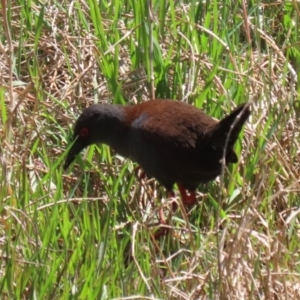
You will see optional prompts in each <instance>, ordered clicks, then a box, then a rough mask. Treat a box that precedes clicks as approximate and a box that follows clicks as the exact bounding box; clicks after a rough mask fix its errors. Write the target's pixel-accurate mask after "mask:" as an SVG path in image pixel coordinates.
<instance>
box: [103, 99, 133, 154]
mask: <svg viewBox="0 0 300 300" xmlns="http://www.w3.org/2000/svg"><path fill="white" fill-rule="evenodd" d="M99 125H100V126H99V127H101V131H102V133H103V135H102V138H101V141H98V142H101V143H104V144H107V145H109V146H110V147H111V148H113V149H114V150H115V151H116V152H117V153H119V154H121V155H122V156H125V157H128V138H127V137H128V126H127V124H126V118H125V110H124V107H122V106H117V105H112V106H110V107H109V109H108V110H107V111H106V112H105V113H104V114H103V115H102V118H101V119H99Z"/></svg>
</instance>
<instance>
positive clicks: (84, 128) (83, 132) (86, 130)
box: [79, 127, 89, 136]
mask: <svg viewBox="0 0 300 300" xmlns="http://www.w3.org/2000/svg"><path fill="white" fill-rule="evenodd" d="M88 134H89V130H88V129H87V128H86V127H83V128H81V130H80V132H79V135H80V136H87V135H88Z"/></svg>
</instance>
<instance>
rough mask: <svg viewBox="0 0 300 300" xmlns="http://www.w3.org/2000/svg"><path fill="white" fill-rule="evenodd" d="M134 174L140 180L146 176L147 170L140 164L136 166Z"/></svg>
mask: <svg viewBox="0 0 300 300" xmlns="http://www.w3.org/2000/svg"><path fill="white" fill-rule="evenodd" d="M134 174H135V176H136V177H137V178H138V179H140V180H141V179H145V177H146V173H145V171H144V170H143V169H142V168H141V167H140V166H137V167H135V168H134Z"/></svg>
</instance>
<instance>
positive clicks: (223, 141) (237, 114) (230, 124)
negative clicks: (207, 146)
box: [210, 103, 250, 153]
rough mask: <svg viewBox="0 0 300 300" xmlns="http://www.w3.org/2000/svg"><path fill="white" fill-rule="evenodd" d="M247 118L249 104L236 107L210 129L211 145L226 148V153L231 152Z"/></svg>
mask: <svg viewBox="0 0 300 300" xmlns="http://www.w3.org/2000/svg"><path fill="white" fill-rule="evenodd" d="M249 116H250V104H249V103H244V104H241V105H240V106H238V107H237V108H236V109H235V110H234V111H233V112H232V113H231V114H230V115H228V116H226V117H225V118H224V119H222V120H221V121H220V122H219V123H218V124H216V125H215V126H214V128H212V129H211V132H210V141H211V145H213V146H214V147H216V148H223V149H224V148H225V147H226V149H228V151H231V150H232V147H233V146H234V144H235V142H236V140H237V138H238V136H239V133H240V132H241V130H242V127H243V125H244V124H245V122H246V121H247V119H248V117H249ZM228 151H226V153H228Z"/></svg>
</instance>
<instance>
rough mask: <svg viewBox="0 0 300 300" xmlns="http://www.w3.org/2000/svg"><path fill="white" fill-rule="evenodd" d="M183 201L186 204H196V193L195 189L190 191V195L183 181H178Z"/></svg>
mask: <svg viewBox="0 0 300 300" xmlns="http://www.w3.org/2000/svg"><path fill="white" fill-rule="evenodd" d="M177 186H178V189H179V192H180V195H181V199H182V203H183V204H185V205H194V204H196V193H195V191H190V194H189V195H188V194H187V192H186V189H185V188H184V186H183V185H182V184H181V183H177Z"/></svg>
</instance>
